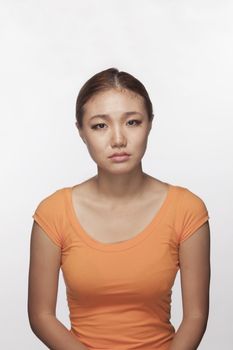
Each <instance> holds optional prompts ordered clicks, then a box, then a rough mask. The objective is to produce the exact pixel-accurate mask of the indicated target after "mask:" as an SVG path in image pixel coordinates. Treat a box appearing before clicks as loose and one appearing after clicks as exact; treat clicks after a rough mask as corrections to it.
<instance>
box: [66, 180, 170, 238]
mask: <svg viewBox="0 0 233 350" xmlns="http://www.w3.org/2000/svg"><path fill="white" fill-rule="evenodd" d="M148 179H149V182H148V184H149V185H148V187H147V188H148V189H147V191H146V192H145V193H144V195H143V197H142V198H140V200H133V201H132V202H131V203H130V204H127V205H125V204H123V203H122V204H121V206H119V208H114V209H113V208H110V207H109V203H106V201H105V202H104V203H103V202H101V201H100V200H99V198H96V197H95V196H94V194H93V191H92V190H91V188H92V184H93V182H92V178H91V179H89V180H87V181H85V182H83V183H80V184H78V185H76V186H74V187H73V190H72V202H73V207H74V211H75V213H76V216H77V217H78V220H79V222H80V224H81V226H82V227H83V229H84V230H85V232H86V233H87V234H88V235H89V236H91V237H92V238H94V239H95V240H96V241H99V242H101V243H118V242H122V241H125V240H129V239H131V238H132V237H134V236H136V235H137V234H138V233H140V232H141V231H142V230H144V229H145V227H146V226H147V225H148V224H149V223H150V221H151V220H152V219H153V217H154V216H155V215H156V213H157V212H158V211H159V209H160V207H161V206H162V205H163V203H164V201H165V199H166V196H167V193H168V185H167V184H166V183H164V182H161V181H159V180H157V179H155V178H153V177H151V176H149V175H148Z"/></svg>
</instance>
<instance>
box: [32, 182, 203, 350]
mask: <svg viewBox="0 0 233 350" xmlns="http://www.w3.org/2000/svg"><path fill="white" fill-rule="evenodd" d="M168 185H169V190H168V193H167V197H166V199H165V201H164V202H163V205H162V206H161V207H160V209H159V211H157V212H156V214H155V216H154V218H153V219H152V221H151V222H150V223H149V224H148V225H147V226H146V227H145V229H144V230H143V231H141V232H140V233H138V234H137V235H136V236H134V237H133V238H131V239H129V240H125V241H121V242H117V243H101V242H99V241H96V240H95V239H94V238H92V237H91V236H90V235H88V233H87V232H85V230H84V228H83V227H82V226H81V224H80V222H79V221H78V217H77V215H76V213H75V210H74V207H73V203H72V197H71V191H72V187H65V188H62V189H59V190H57V191H55V192H53V193H52V194H50V195H49V196H48V197H46V198H44V199H43V200H42V201H41V202H40V203H39V205H38V207H37V209H36V211H35V213H34V215H33V216H32V217H33V218H34V219H35V221H36V222H37V223H38V224H39V225H40V226H41V227H42V228H43V230H44V231H45V232H46V234H47V235H48V236H49V237H50V239H51V240H52V241H53V242H54V243H55V244H56V245H57V246H59V247H60V248H61V253H62V258H61V270H62V273H63V277H64V282H65V285H66V293H67V302H68V307H69V311H70V313H69V317H70V322H71V327H70V329H69V331H70V332H72V334H73V335H74V336H76V337H77V339H78V340H79V341H80V342H81V343H83V344H84V345H85V346H86V347H87V348H88V349H93V350H104V349H105V350H109V349H111V350H135V349H137V350H152V349H153V350H168V349H169V345H170V344H171V341H172V339H173V337H174V334H175V328H174V326H173V325H172V324H171V322H170V304H171V295H172V290H171V289H172V286H173V284H174V280H175V277H176V273H177V271H178V270H179V255H178V253H179V244H180V242H182V241H184V240H185V239H187V238H188V237H190V236H191V235H192V234H193V233H194V232H195V230H197V229H198V228H199V227H200V226H201V225H202V224H203V223H204V222H205V221H207V220H208V219H209V215H208V211H207V208H206V206H205V203H204V202H203V200H202V199H201V198H200V197H198V196H197V195H196V194H194V193H193V192H191V191H190V190H188V189H187V188H185V187H181V186H176V185H171V184H168ZM105 215H107V213H105ZM135 219H137V218H135Z"/></svg>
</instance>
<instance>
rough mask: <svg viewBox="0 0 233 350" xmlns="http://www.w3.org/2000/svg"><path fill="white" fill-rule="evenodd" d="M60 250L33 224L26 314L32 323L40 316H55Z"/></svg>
mask: <svg viewBox="0 0 233 350" xmlns="http://www.w3.org/2000/svg"><path fill="white" fill-rule="evenodd" d="M60 260H61V248H60V247H58V246H57V245H56V244H55V243H53V242H52V240H50V238H49V237H48V235H47V234H46V233H45V232H44V230H43V229H42V228H41V227H40V226H39V225H38V224H37V222H36V221H34V222H33V226H32V232H31V241H30V264H29V279H28V314H29V319H30V321H32V320H33V319H34V318H36V317H38V316H39V315H42V314H53V315H55V314H56V301H57V289H58V280H59V270H60Z"/></svg>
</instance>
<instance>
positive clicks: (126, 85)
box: [76, 68, 154, 128]
mask: <svg viewBox="0 0 233 350" xmlns="http://www.w3.org/2000/svg"><path fill="white" fill-rule="evenodd" d="M112 88H114V89H127V90H130V91H133V92H135V93H136V94H138V95H140V96H142V97H143V99H144V102H145V107H146V110H147V114H148V118H149V121H152V120H153V117H154V114H153V106H152V103H151V100H150V97H149V95H148V93H147V91H146V88H145V86H144V85H143V84H142V83H141V82H140V81H139V80H138V79H136V78H135V77H134V76H132V75H131V74H129V73H126V72H123V71H121V72H120V71H119V70H118V69H117V68H109V69H106V70H103V71H101V72H99V73H96V74H95V75H93V76H92V77H91V78H90V79H89V80H87V81H86V83H85V84H84V85H83V86H82V88H81V89H80V91H79V94H78V97H77V100H76V120H77V121H76V125H77V126H78V125H79V127H80V128H82V126H83V114H84V105H85V103H86V102H87V101H88V100H89V99H90V98H91V97H93V96H94V95H96V94H97V93H99V92H101V91H106V90H109V89H112Z"/></svg>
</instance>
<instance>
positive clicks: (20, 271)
mask: <svg viewBox="0 0 233 350" xmlns="http://www.w3.org/2000/svg"><path fill="white" fill-rule="evenodd" d="M232 16H233V2H232V1H224V0H221V1H220V0H219V1H214V0H212V1H207V0H202V1H201V0H195V1H194V0H191V1H182V0H176V1H172V0H170V1H169V0H160V1H158V0H157V1H156V0H154V1H152V0H147V1H137V0H134V1H130V0H124V1H112V0H102V1H90V0H85V1H77V0H76V1H75V0H73V1H71V0H66V1H60V0H56V1H55V0H50V1H48V0H47V1H45V0H41V1H35V0H34V1H29V0H25V1H23V0H22V1H19V0H15V1H12V0H6V1H0V22H1V23H0V42H1V55H0V61H1V64H0V73H1V79H0V94H1V106H0V110H1V128H0V147H1V169H2V170H1V175H0V176H1V181H0V186H1V214H2V215H1V222H2V227H1V266H0V269H1V271H0V273H1V288H0V303H1V312H0V322H1V330H2V332H1V339H0V343H1V347H2V348H3V349H6V350H8V349H10V350H11V349H12V350H13V349H15V348H19V349H33V350H40V349H45V345H44V344H43V343H42V342H41V341H40V340H39V339H38V338H37V337H36V336H35V335H34V334H33V332H32V331H31V329H30V326H29V321H28V315H27V288H28V268H29V248H30V234H31V228H32V223H33V219H32V215H33V213H34V211H35V209H36V207H37V205H38V203H39V202H40V201H41V200H42V199H43V198H44V197H46V196H48V195H49V194H51V193H52V192H54V191H55V190H57V189H59V188H62V187H66V186H71V185H74V184H77V183H79V182H82V181H84V180H85V179H87V178H88V177H91V176H93V175H94V174H95V173H96V165H95V163H94V162H93V161H92V159H91V157H90V156H89V154H88V151H87V149H86V146H85V144H84V143H83V142H82V140H81V138H80V137H79V135H78V130H77V129H76V127H75V101H76V97H77V94H78V92H79V89H80V88H81V86H82V85H83V84H84V82H85V81H86V80H87V79H89V78H90V77H91V76H92V75H93V74H95V73H97V72H99V71H101V70H103V69H107V68H110V67H116V68H118V69H119V70H124V71H127V72H129V73H131V74H132V75H134V76H135V77H136V78H138V79H139V80H141V81H142V83H143V84H144V85H145V87H146V88H147V91H148V92H149V95H150V98H151V100H152V103H153V106H154V114H155V117H154V121H153V127H152V130H151V132H150V136H149V141H148V148H147V151H146V154H145V156H144V158H143V170H144V171H145V172H147V173H149V174H150V175H152V176H154V177H156V178H158V179H160V180H162V181H166V182H169V183H172V184H175V185H180V186H184V187H187V188H189V189H190V190H191V191H193V192H194V193H196V194H197V195H199V196H200V197H201V198H202V199H203V200H204V202H205V204H206V206H207V208H208V211H209V215H210V229H211V265H212V271H211V290H210V314H209V321H208V326H207V330H206V333H205V334H204V337H203V340H202V342H201V344H200V346H199V349H200V350H210V349H211V350H219V349H220V348H223V349H224V350H230V349H231V348H232V332H233V323H232V312H233V302H232V295H233V288H232V244H233V238H232V221H231V219H232V207H233V200H232V195H233V191H232V189H233V185H232V176H233V167H232V126H233V125H232V112H233V107H232V91H233V90H232V88H233V83H232V82H233V68H232V62H233V45H232V43H233V24H232ZM57 317H58V319H59V320H60V321H61V322H63V323H64V324H65V325H66V326H67V328H69V318H68V307H67V303H66V294H65V286H64V281H63V277H62V274H61V273H60V280H59V292H58V302H57ZM181 318H182V300H181V290H180V275H179V273H178V274H177V277H176V281H175V284H174V287H173V293H172V317H171V321H172V323H173V325H174V326H175V328H176V329H177V328H178V326H179V324H180V322H181ZM223 343H224V345H223Z"/></svg>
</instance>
